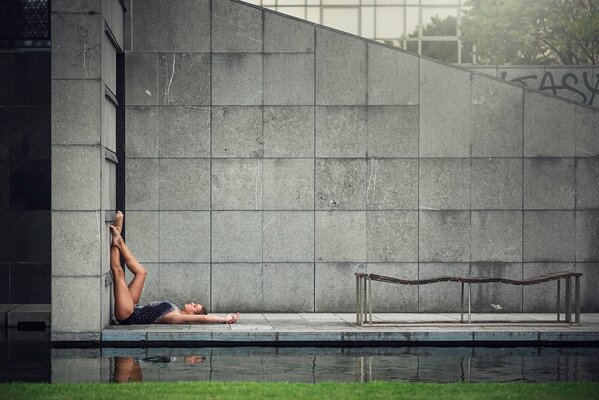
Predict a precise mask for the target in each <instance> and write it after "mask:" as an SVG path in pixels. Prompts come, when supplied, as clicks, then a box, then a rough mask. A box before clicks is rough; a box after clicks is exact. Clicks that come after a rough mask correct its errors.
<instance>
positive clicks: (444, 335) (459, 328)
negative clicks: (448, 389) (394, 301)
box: [53, 313, 599, 346]
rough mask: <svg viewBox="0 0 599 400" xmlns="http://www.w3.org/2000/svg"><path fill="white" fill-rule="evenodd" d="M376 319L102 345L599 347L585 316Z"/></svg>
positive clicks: (249, 326) (135, 335) (333, 317)
mask: <svg viewBox="0 0 599 400" xmlns="http://www.w3.org/2000/svg"><path fill="white" fill-rule="evenodd" d="M373 317H374V320H375V321H376V322H378V323H375V324H373V325H368V326H358V325H356V324H355V314H335V313H328V314H316V313H300V314H242V317H241V319H240V321H239V322H238V323H237V324H234V325H138V326H120V325H112V326H109V327H108V328H106V329H104V331H103V332H102V337H101V341H102V342H106V343H108V342H110V343H111V344H113V343H115V342H121V343H122V344H126V345H134V344H135V343H138V344H139V342H143V344H144V345H160V343H163V344H166V343H168V344H169V345H173V343H175V344H176V343H178V342H181V343H186V344H188V343H191V342H195V343H203V344H208V343H210V344H212V345H218V344H219V343H220V344H222V345H235V344H239V345H246V344H248V343H266V342H267V343H270V344H271V345H275V346H276V345H277V344H279V345H285V344H294V345H297V343H298V342H300V343H306V344H307V345H318V344H322V343H326V344H329V345H330V344H346V345H349V346H351V345H352V344H356V343H366V344H368V343H372V344H373V345H379V344H380V343H384V342H394V343H406V344H408V343H422V344H426V343H439V342H445V343H447V344H448V345H451V343H475V342H476V343H489V344H490V343H505V344H506V345H509V343H521V342H529V343H531V342H533V343H534V342H537V343H540V342H560V343H563V342H599V314H584V315H583V316H582V321H583V323H582V324H579V325H575V324H564V323H557V322H552V318H554V317H555V316H554V315H553V314H476V317H477V322H475V323H471V324H466V323H462V324H461V323H454V322H447V321H448V320H453V321H455V320H457V319H459V314H373ZM423 321H428V322H423ZM430 321H437V322H430ZM505 321H516V322H511V323H510V322H505ZM53 340H55V338H54V335H53Z"/></svg>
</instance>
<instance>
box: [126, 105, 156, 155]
mask: <svg viewBox="0 0 599 400" xmlns="http://www.w3.org/2000/svg"><path fill="white" fill-rule="evenodd" d="M159 114H160V108H158V107H135V106H127V107H126V108H125V132H126V135H125V154H126V155H127V157H158V154H159V143H160V117H159Z"/></svg>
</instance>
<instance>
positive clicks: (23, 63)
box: [0, 49, 51, 304]
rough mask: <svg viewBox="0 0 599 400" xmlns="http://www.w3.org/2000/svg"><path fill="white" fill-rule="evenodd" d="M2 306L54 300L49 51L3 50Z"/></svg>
mask: <svg viewBox="0 0 599 400" xmlns="http://www.w3.org/2000/svg"><path fill="white" fill-rule="evenodd" d="M0 220H1V221H3V225H4V227H3V229H2V230H1V232H0V304H3V303H28V304H31V303H50V274H51V270H50V49H29V50H23V49H18V50H17V49H14V50H8V49H5V50H2V51H0Z"/></svg>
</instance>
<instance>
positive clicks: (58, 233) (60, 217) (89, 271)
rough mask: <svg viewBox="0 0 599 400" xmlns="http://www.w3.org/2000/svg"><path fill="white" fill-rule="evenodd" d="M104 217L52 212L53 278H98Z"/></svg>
mask: <svg viewBox="0 0 599 400" xmlns="http://www.w3.org/2000/svg"><path fill="white" fill-rule="evenodd" d="M102 214H103V213H101V212H97V211H95V212H94V211H92V212H73V211H54V212H52V275H53V276H62V275H71V276H73V275H79V276H94V275H95V276H97V275H99V274H100V270H101V253H100V252H101V251H102V244H101V238H100V235H101V232H100V226H101V217H102V216H103V215H102Z"/></svg>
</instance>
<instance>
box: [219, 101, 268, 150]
mask: <svg viewBox="0 0 599 400" xmlns="http://www.w3.org/2000/svg"><path fill="white" fill-rule="evenodd" d="M262 142H263V139H262V110H261V108H260V107H213V108H212V157H262V155H263V153H264V150H263V146H262V144H263V143H262Z"/></svg>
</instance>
